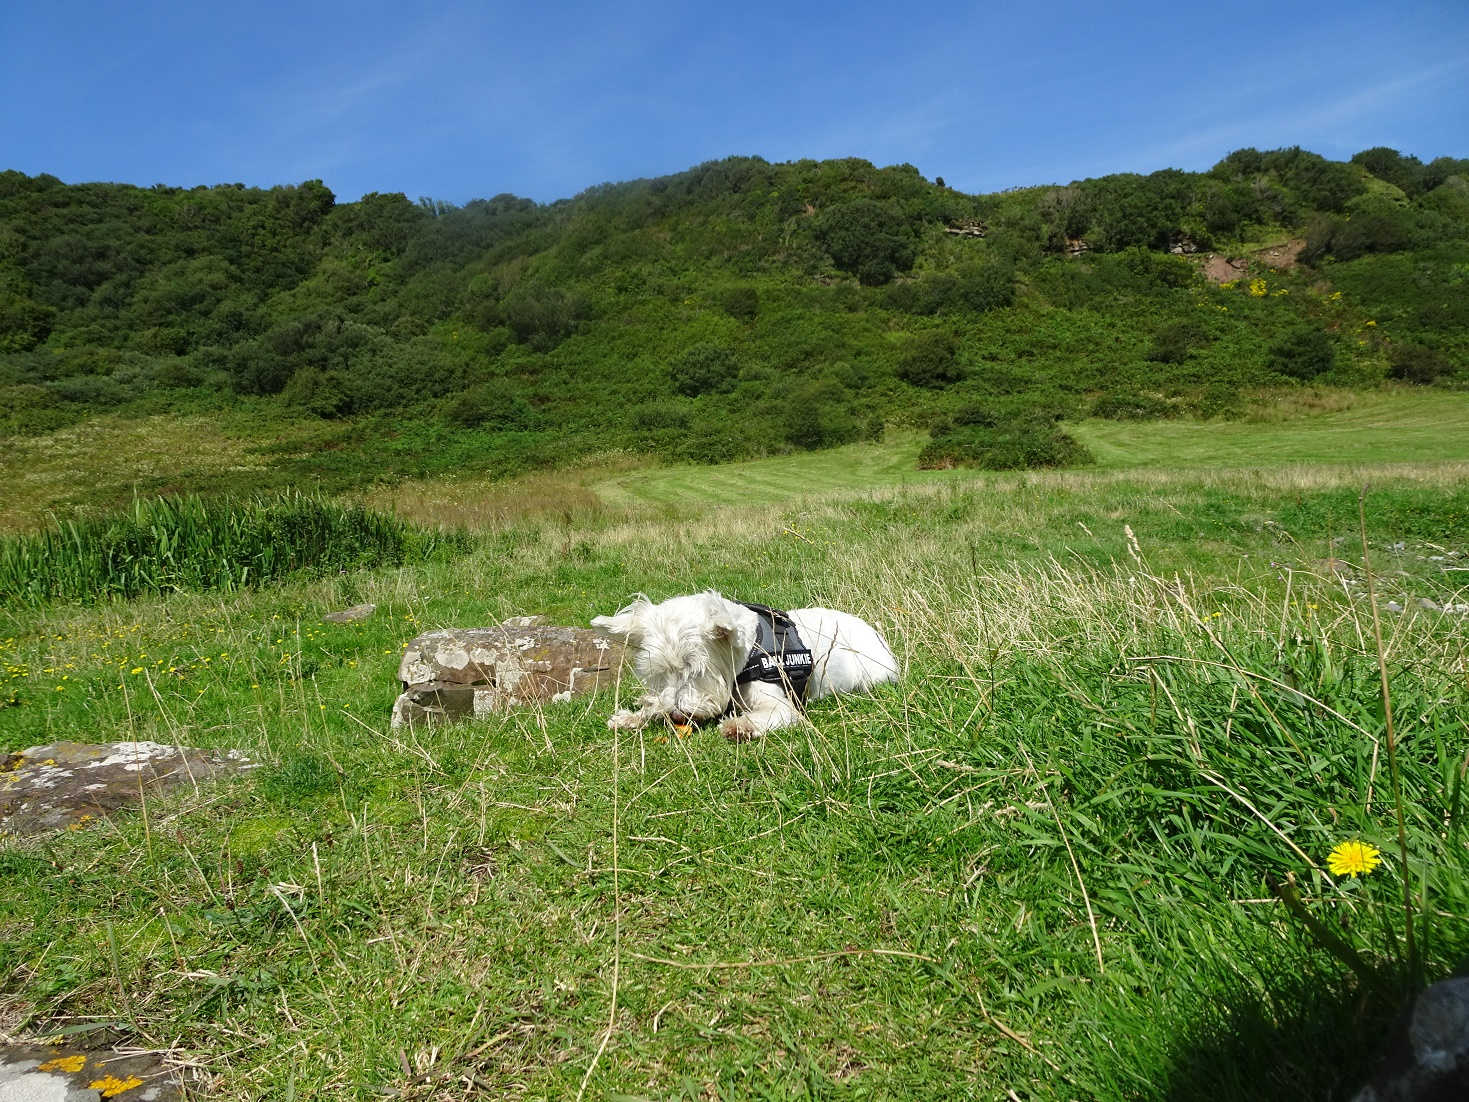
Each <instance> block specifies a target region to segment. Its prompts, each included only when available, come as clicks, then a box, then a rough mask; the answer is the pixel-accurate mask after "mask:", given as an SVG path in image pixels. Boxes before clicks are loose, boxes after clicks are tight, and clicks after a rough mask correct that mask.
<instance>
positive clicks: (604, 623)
mask: <svg viewBox="0 0 1469 1102" xmlns="http://www.w3.org/2000/svg"><path fill="white" fill-rule="evenodd" d="M648 607H649V604H648V598H646V597H644V596H643V595H642V594H639V595H638V596H637V598H636V599H635V600H634V601H633V603H632V604H630V605H628V606H627V607H626V608H623V609H619V610H618V611H617V612H616V613H614V614H613V615H611V616H593V617H592V627H594V628H606V629H607V631H608V633H609V634H611V635H625V636H627V638H628V641H629V642H632V641H634V640H635V639H637V638H639V637H641V636H642V634H643V624H642V619H643V612H644V611H645V610H646V609H647V608H648Z"/></svg>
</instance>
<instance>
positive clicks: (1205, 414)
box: [1189, 379, 1245, 421]
mask: <svg viewBox="0 0 1469 1102" xmlns="http://www.w3.org/2000/svg"><path fill="white" fill-rule="evenodd" d="M1189 408H1190V409H1191V410H1192V411H1193V414H1194V416H1195V417H1201V418H1203V419H1204V420H1206V421H1207V420H1210V419H1211V418H1215V417H1218V418H1220V419H1222V420H1231V419H1233V418H1236V417H1241V416H1243V415H1244V412H1245V399H1244V394H1243V392H1242V391H1241V390H1240V387H1239V385H1238V384H1236V383H1232V382H1229V381H1228V380H1224V379H1216V380H1215V381H1214V382H1212V383H1210V384H1208V385H1207V386H1206V387H1204V389H1203V390H1201V391H1200V392H1199V394H1198V396H1197V397H1196V398H1195V399H1194V400H1193V401H1192V402H1190V403H1189Z"/></svg>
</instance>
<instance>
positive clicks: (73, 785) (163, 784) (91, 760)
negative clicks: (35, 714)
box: [0, 742, 255, 1102]
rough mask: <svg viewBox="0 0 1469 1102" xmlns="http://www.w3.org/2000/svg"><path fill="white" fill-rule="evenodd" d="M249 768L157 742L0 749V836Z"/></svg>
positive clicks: (232, 754) (227, 755)
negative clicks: (9, 751)
mask: <svg viewBox="0 0 1469 1102" xmlns="http://www.w3.org/2000/svg"><path fill="white" fill-rule="evenodd" d="M253 768H255V765H254V763H252V762H251V761H249V760H248V759H247V758H246V757H245V756H244V755H243V754H241V753H239V752H238V751H235V750H229V751H218V750H198V749H195V748H193V747H190V746H165V745H164V744H162V743H158V742H104V743H88V742H53V743H50V744H48V745H45V746H31V747H28V748H27V749H25V750H21V751H18V752H12V753H9V754H5V753H0V837H3V836H4V835H7V834H11V835H28V834H44V833H46V832H47V831H53V830H65V829H68V828H76V827H78V826H82V825H85V824H86V823H88V822H91V821H93V820H96V819H103V818H106V817H107V816H109V815H111V814H113V813H114V812H117V811H120V810H124V809H129V808H134V807H137V806H138V803H139V802H140V800H142V799H146V798H147V796H149V795H150V794H153V793H157V792H160V791H162V790H163V789H166V788H173V787H176V786H178V785H181V784H192V785H198V784H200V783H201V782H204V781H207V780H209V779H210V778H212V777H217V776H220V775H222V774H227V773H237V772H240V771H242V770H245V769H253ZM0 1102H7V1100H5V1099H4V1096H3V1095H0Z"/></svg>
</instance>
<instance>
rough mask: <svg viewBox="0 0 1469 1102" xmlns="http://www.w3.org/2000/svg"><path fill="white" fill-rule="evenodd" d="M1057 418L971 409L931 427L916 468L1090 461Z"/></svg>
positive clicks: (1034, 412) (987, 467) (1017, 467)
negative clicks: (929, 435)
mask: <svg viewBox="0 0 1469 1102" xmlns="http://www.w3.org/2000/svg"><path fill="white" fill-rule="evenodd" d="M1059 420H1060V415H1059V414H1057V413H1056V412H1054V411H1052V410H1044V409H1032V410H1023V411H1015V412H998V411H994V410H988V409H985V408H984V407H970V408H967V409H964V410H961V411H960V412H959V414H956V415H955V417H954V419H953V420H952V421H949V422H944V423H941V424H939V425H936V426H935V427H934V429H933V432H932V439H931V440H930V441H929V443H928V445H927V446H925V447H924V449H923V451H922V452H921V453H920V454H919V456H918V465H919V467H922V468H925V469H934V468H942V467H980V468H983V469H985V470H992V471H1008V470H1023V469H1029V468H1037V467H1075V466H1079V465H1081V464H1084V463H1090V462H1091V461H1092V455H1091V453H1090V452H1089V451H1087V449H1086V448H1085V447H1084V446H1083V445H1082V444H1081V443H1080V442H1079V441H1078V440H1076V438H1075V437H1073V436H1071V435H1070V434H1069V433H1067V432H1065V431H1063V430H1062V429H1061V427H1060V424H1059Z"/></svg>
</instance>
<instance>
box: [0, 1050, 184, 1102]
mask: <svg viewBox="0 0 1469 1102" xmlns="http://www.w3.org/2000/svg"><path fill="white" fill-rule="evenodd" d="M182 1097H183V1095H182V1093H181V1092H180V1090H179V1076H178V1073H177V1072H176V1071H175V1070H173V1069H171V1068H169V1067H167V1066H166V1065H165V1064H164V1062H163V1058H162V1056H161V1055H159V1054H158V1053H154V1052H143V1053H121V1052H116V1051H114V1050H111V1049H82V1048H75V1047H73V1046H70V1045H40V1044H15V1045H6V1044H0V1102H99V1100H101V1099H117V1100H118V1102H178V1100H179V1099H181V1098H182Z"/></svg>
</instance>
